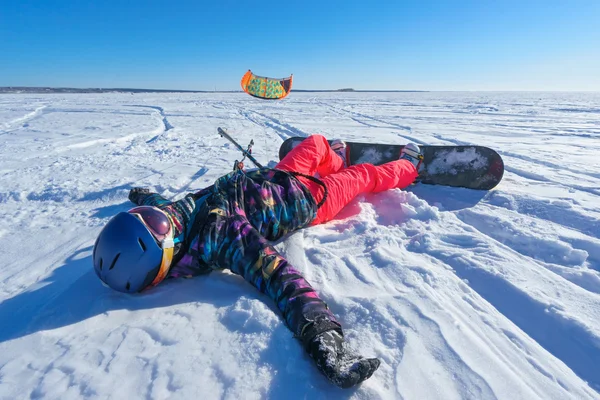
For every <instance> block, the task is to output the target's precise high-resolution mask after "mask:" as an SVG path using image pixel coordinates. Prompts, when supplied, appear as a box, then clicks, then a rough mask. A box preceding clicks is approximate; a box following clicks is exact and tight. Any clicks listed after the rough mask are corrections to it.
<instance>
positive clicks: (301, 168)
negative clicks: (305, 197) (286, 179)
mask: <svg viewBox="0 0 600 400" xmlns="http://www.w3.org/2000/svg"><path fill="white" fill-rule="evenodd" d="M343 166H344V161H343V160H342V159H341V158H340V156H338V155H337V154H335V152H334V151H333V150H331V147H330V146H329V143H328V142H327V139H325V137H324V136H322V135H312V136H309V137H308V138H306V139H304V140H303V141H302V143H300V144H299V145H298V146H296V147H294V148H293V149H292V151H290V152H289V153H288V154H287V155H286V156H285V157H284V158H283V160H281V161H280V162H279V164H277V166H276V167H275V168H276V169H281V170H283V171H289V172H299V173H301V174H306V175H310V176H313V175H314V174H315V173H316V172H318V173H319V175H320V176H321V178H323V177H326V176H327V175H329V174H332V173H335V172H338V171H339V170H341V169H342V168H343Z"/></svg>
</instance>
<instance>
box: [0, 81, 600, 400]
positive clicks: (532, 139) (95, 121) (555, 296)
mask: <svg viewBox="0 0 600 400" xmlns="http://www.w3.org/2000/svg"><path fill="white" fill-rule="evenodd" d="M598 110H600V96H599V95H597V94H577V93H561V94H548V93H545V94H543V93H318V94H315V93H296V94H294V93H292V95H290V96H289V98H286V99H285V100H283V101H278V102H265V101H260V100H257V99H254V98H251V97H249V96H247V95H245V94H209V93H207V94H135V95H131V94H90V95H37V96H34V95H1V96H0V218H2V221H4V223H3V224H2V226H0V239H1V242H0V253H1V254H2V255H3V259H4V265H3V267H2V269H1V270H0V321H1V322H0V324H1V326H0V399H4V398H6V399H17V398H44V399H61V400H62V399H82V398H84V399H95V398H131V399H137V398H141V399H167V398H169V399H187V398H203V399H221V398H245V399H264V398H269V399H280V398H290V396H291V397H292V398H314V399H331V398H356V399H431V398H436V399H437V398H443V399H510V400H513V399H527V400H529V399H544V400H546V399H600V368H599V367H598V366H599V365H600V202H599V198H600V163H599V161H598V154H600V112H599V111H598ZM219 126H221V127H223V128H227V129H228V130H229V132H230V133H231V134H232V135H233V136H234V137H235V138H236V139H237V140H238V141H239V142H240V144H242V145H243V146H245V145H246V144H247V143H249V142H250V140H251V139H253V140H254V142H255V146H254V149H253V155H254V156H255V157H256V158H257V160H258V161H259V162H261V163H264V164H265V165H267V164H270V165H274V164H275V163H276V161H277V154H278V149H279V146H280V144H281V143H282V142H283V141H284V140H285V139H287V138H289V137H292V136H308V135H310V134H312V133H322V134H324V135H326V136H327V137H329V138H342V139H347V140H362V141H372V142H382V143H383V142H389V143H406V142H408V141H413V142H416V143H427V144H481V145H486V146H490V147H492V148H494V149H496V150H497V151H498V152H499V153H500V154H501V155H502V156H503V158H504V161H505V165H506V173H505V176H504V180H503V182H502V183H501V184H500V185H499V186H498V187H497V188H496V189H494V190H493V191H490V192H479V191H472V190H467V189H458V188H448V187H435V186H427V185H415V186H412V187H410V188H408V189H407V190H405V191H400V190H393V191H389V192H386V193H380V194H377V195H366V196H360V197H359V198H357V199H356V200H355V201H354V202H352V203H351V204H350V205H349V206H348V207H346V208H345V209H344V210H342V212H341V213H340V215H339V218H338V219H337V220H335V221H332V222H330V223H328V224H325V225H321V226H316V227H311V228H308V229H305V230H303V231H301V232H297V233H294V234H292V235H290V236H289V237H287V238H285V239H284V240H282V241H281V242H279V243H277V245H276V246H277V248H278V249H279V251H281V252H282V253H283V254H284V255H285V256H286V257H287V258H288V260H289V261H290V262H291V263H292V264H293V265H294V266H295V267H296V268H297V269H298V270H300V271H301V272H302V273H303V275H305V277H306V278H307V279H308V280H309V282H311V283H312V284H313V286H314V287H315V288H316V289H317V291H318V292H319V293H320V295H321V296H322V297H323V299H325V301H326V302H327V303H328V305H329V307H330V308H331V310H332V311H333V312H334V313H335V314H336V315H337V316H339V319H340V321H341V323H342V325H343V326H344V329H345V334H346V338H347V340H348V342H349V344H350V346H352V347H354V348H356V349H358V350H359V351H360V352H361V353H362V354H364V355H366V356H377V357H379V358H380V359H381V360H382V364H381V367H380V368H379V370H378V371H377V372H376V373H375V374H374V376H373V377H372V378H371V379H369V380H368V381H367V382H365V383H364V384H363V385H362V386H361V387H360V388H358V389H356V390H351V391H341V390H339V389H336V388H334V387H332V386H331V385H330V384H329V383H328V382H327V381H326V380H325V379H324V378H322V377H321V376H320V375H319V374H318V372H317V371H316V369H315V368H314V367H313V365H312V364H311V360H310V359H309V358H308V357H307V356H306V354H305V352H304V351H303V350H302V349H301V348H300V345H299V344H298V343H297V341H296V340H295V339H294V338H293V337H292V334H291V333H290V332H289V331H288V330H287V328H286V327H285V325H284V324H283V322H282V321H281V318H280V317H279V315H278V313H277V310H276V308H275V306H274V305H273V304H271V303H270V302H269V301H268V299H267V298H266V297H265V296H262V295H260V294H259V293H258V292H256V290H254V289H253V288H252V287H251V286H250V285H248V284H247V283H246V282H244V281H243V280H242V279H241V278H239V277H237V276H235V275H233V274H230V273H227V272H215V273H212V274H211V275H209V276H203V277H198V278H195V279H191V280H185V279H182V280H178V281H171V282H167V283H165V284H163V285H160V286H159V287H157V288H156V289H154V290H152V291H148V292H146V293H143V294H139V295H133V296H127V295H122V294H119V293H115V292H112V291H110V290H108V289H106V288H104V287H103V286H101V285H100V283H99V281H98V279H97V278H96V276H95V274H94V272H93V271H92V267H91V251H92V247H93V244H94V240H95V238H96V236H97V234H98V232H99V231H100V229H101V228H102V226H103V225H104V224H105V223H106V222H107V221H108V219H109V218H110V217H111V216H113V215H114V214H116V213H117V212H119V211H123V210H127V209H128V208H129V207H130V206H131V204H130V203H129V202H128V201H127V194H128V190H129V189H130V188H131V187H134V186H144V187H149V188H151V189H152V190H155V191H157V192H159V193H161V194H163V195H164V196H167V197H171V198H179V197H181V196H183V195H184V194H185V193H187V192H192V191H195V190H198V189H201V188H203V187H206V186H208V185H210V184H212V182H214V180H215V179H217V178H218V177H220V176H221V175H223V174H224V173H227V172H229V171H230V170H231V166H232V165H233V162H234V160H236V159H240V157H241V155H240V153H239V151H238V150H236V149H235V148H234V146H233V145H232V144H231V143H229V142H228V141H226V140H224V139H223V138H221V137H220V136H219V135H218V133H217V127H219Z"/></svg>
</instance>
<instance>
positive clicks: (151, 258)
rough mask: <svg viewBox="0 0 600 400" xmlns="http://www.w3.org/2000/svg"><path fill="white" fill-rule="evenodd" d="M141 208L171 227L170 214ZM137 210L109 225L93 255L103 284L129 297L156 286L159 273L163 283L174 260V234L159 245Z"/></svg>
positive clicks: (122, 214)
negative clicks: (162, 219)
mask: <svg viewBox="0 0 600 400" xmlns="http://www.w3.org/2000/svg"><path fill="white" fill-rule="evenodd" d="M140 208H144V209H145V210H144V211H154V212H155V213H157V214H156V215H157V216H159V217H161V218H164V219H166V221H167V223H168V221H169V220H168V217H167V216H166V214H165V213H164V212H162V211H161V210H159V209H158V208H155V207H138V208H137V209H140ZM135 210H136V209H132V210H130V212H121V213H119V214H117V215H116V216H114V217H113V218H112V219H111V220H110V221H109V222H108V224H106V226H105V227H104V228H103V229H102V231H101V232H100V235H99V236H98V239H96V243H95V244H94V252H93V255H92V258H93V262H94V271H96V275H98V277H99V278H100V279H101V280H102V282H104V283H105V284H106V285H108V286H109V287H110V288H112V289H114V290H118V291H119V292H125V293H133V292H139V291H141V290H143V289H145V288H146V287H148V286H150V285H151V284H153V282H154V281H155V280H156V279H157V277H158V275H159V273H160V274H161V278H159V280H162V278H164V275H166V272H167V271H168V267H169V266H170V264H171V258H172V256H173V249H172V247H173V245H172V233H171V236H170V240H166V241H163V242H161V243H159V241H158V239H157V238H156V237H155V235H153V233H152V232H151V230H150V229H149V228H148V226H147V224H146V223H145V222H143V221H144V219H143V218H141V217H140V215H139V214H137V213H135ZM161 222H162V221H161ZM168 224H169V232H172V229H170V223H168ZM164 236H168V235H164ZM165 242H167V243H168V244H169V245H168V247H170V248H169V249H168V250H169V251H168V252H166V251H164V250H163V248H165V247H167V246H165V245H164V243H165ZM165 253H167V254H165ZM161 267H162V268H161ZM156 283H158V282H156Z"/></svg>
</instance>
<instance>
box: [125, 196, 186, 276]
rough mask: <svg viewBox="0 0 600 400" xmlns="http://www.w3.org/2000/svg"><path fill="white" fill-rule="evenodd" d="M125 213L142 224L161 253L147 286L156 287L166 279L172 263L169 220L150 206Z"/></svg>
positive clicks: (171, 234) (172, 248)
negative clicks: (157, 265) (158, 263)
mask: <svg viewBox="0 0 600 400" xmlns="http://www.w3.org/2000/svg"><path fill="white" fill-rule="evenodd" d="M127 212H128V213H129V214H131V215H133V216H135V217H136V218H137V219H139V220H140V221H141V222H142V224H144V226H145V227H146V229H148V231H149V232H150V233H151V234H152V236H153V237H154V240H155V241H156V243H157V244H158V245H159V247H160V248H161V249H162V251H163V253H162V260H161V263H160V269H159V270H158V274H157V275H156V278H154V280H153V281H152V283H151V284H150V285H149V287H150V286H156V285H158V284H159V283H160V282H161V281H162V280H163V279H165V278H166V276H167V273H168V272H169V268H170V267H171V262H172V261H173V251H174V247H175V243H174V242H173V228H172V224H171V220H170V219H169V216H168V215H167V214H166V213H165V212H164V211H162V210H161V209H159V208H156V207H152V206H139V207H135V208H132V209H131V210H129V211H127Z"/></svg>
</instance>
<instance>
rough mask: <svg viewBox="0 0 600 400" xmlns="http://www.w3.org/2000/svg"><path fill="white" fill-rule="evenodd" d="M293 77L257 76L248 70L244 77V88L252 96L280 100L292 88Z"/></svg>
mask: <svg viewBox="0 0 600 400" xmlns="http://www.w3.org/2000/svg"><path fill="white" fill-rule="evenodd" d="M292 78H293V75H290V76H289V77H287V78H281V79H275V78H266V77H264V76H256V75H254V74H253V73H252V71H250V70H248V72H246V73H245V74H244V76H243V77H242V89H244V92H246V93H248V94H249V95H251V96H254V97H258V98H260V99H266V100H279V99H283V98H284V97H285V96H287V95H288V94H289V93H290V91H291V90H292Z"/></svg>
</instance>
